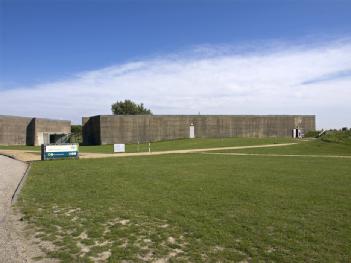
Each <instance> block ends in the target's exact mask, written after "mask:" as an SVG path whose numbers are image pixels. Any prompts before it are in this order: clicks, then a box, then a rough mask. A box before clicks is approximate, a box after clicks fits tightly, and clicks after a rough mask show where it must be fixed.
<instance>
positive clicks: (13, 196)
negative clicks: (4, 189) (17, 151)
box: [0, 153, 32, 205]
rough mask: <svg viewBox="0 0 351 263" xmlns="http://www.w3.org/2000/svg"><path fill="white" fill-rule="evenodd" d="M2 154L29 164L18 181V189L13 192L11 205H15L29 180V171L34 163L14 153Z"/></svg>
mask: <svg viewBox="0 0 351 263" xmlns="http://www.w3.org/2000/svg"><path fill="white" fill-rule="evenodd" d="M0 155H2V156H5V157H8V158H11V159H14V160H16V161H18V162H22V163H24V164H26V165H27V169H26V171H25V172H24V174H23V175H22V178H21V180H20V181H19V182H18V184H17V186H16V189H15V191H14V192H13V194H12V197H11V205H14V204H15V203H16V201H17V198H18V194H19V193H20V192H21V190H22V188H23V185H24V183H25V181H26V180H27V177H28V174H29V171H30V169H31V167H32V164H31V163H30V162H24V161H21V160H18V159H16V157H15V156H14V155H10V154H4V153H0Z"/></svg>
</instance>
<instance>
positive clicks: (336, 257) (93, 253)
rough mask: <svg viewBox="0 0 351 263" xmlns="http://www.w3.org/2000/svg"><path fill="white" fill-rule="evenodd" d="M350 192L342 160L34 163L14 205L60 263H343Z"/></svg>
mask: <svg viewBox="0 0 351 263" xmlns="http://www.w3.org/2000/svg"><path fill="white" fill-rule="evenodd" d="M315 143H319V142H318V141H317V142H311V144H306V148H305V150H304V152H303V153H304V154H308V153H314V150H313V147H319V148H318V151H319V152H321V151H324V152H327V153H328V154H338V153H342V154H345V152H344V150H342V151H339V150H338V149H339V148H334V146H333V147H331V146H330V144H327V143H326V144H324V143H323V144H320V146H308V147H307V145H314V144H315ZM331 144H335V143H331ZM302 145H305V144H302ZM196 147H198V146H196ZM207 147H208V146H206V147H204V148H207ZM289 147H298V146H289ZM299 147H300V146H299ZM303 147H304V146H303ZM324 147H329V148H324ZM335 147H336V146H335ZM342 147H343V146H342ZM264 150H265V151H268V152H269V151H270V150H269V148H267V149H264ZM264 150H263V149H262V151H264ZM334 150H335V151H337V152H333V151H334ZM345 151H346V150H345ZM350 187H351V161H350V160H346V159H332V158H321V159H319V158H308V157H306V158H301V157H289V158H280V157H264V156H227V155H203V154H178V155H164V156H148V157H133V158H131V157H128V158H118V159H116V158H106V159H95V160H67V161H51V162H36V163H34V164H33V167H32V170H31V174H30V176H29V178H28V181H27V183H26V185H25V187H24V189H23V192H22V194H21V196H20V200H19V203H18V206H19V207H20V208H21V209H22V211H23V212H24V215H25V221H27V222H30V223H31V224H33V226H34V227H35V228H36V229H37V231H38V236H39V237H40V238H42V239H45V240H51V241H52V242H54V244H55V245H56V246H57V250H56V251H54V252H51V253H49V256H52V257H57V258H60V259H62V260H63V261H64V262H77V261H79V260H80V261H82V262H88V261H89V260H93V259H95V260H96V259H98V258H100V259H103V258H105V259H106V258H108V260H109V262H120V261H121V260H122V259H126V260H130V261H133V262H135V261H152V260H156V259H164V260H167V259H171V260H173V261H177V262H178V261H190V262H204V261H208V262H214V261H241V260H244V261H245V260H246V261H251V260H253V261H265V262H266V261H276V262H306V261H309V262H311V261H315V262H349V261H350V260H351V252H350V251H351V250H350V243H351V225H350V223H349V220H350V218H351V202H350V200H351V191H350Z"/></svg>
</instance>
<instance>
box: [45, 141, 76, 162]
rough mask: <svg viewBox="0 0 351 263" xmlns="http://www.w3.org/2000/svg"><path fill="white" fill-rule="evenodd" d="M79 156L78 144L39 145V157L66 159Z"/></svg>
mask: <svg viewBox="0 0 351 263" xmlns="http://www.w3.org/2000/svg"><path fill="white" fill-rule="evenodd" d="M67 158H75V159H78V158H79V147H78V144H49V145H45V144H42V146H41V159H42V160H54V159H67Z"/></svg>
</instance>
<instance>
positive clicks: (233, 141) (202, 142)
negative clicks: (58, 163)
mask: <svg viewBox="0 0 351 263" xmlns="http://www.w3.org/2000/svg"><path fill="white" fill-rule="evenodd" d="M288 142H298V141H297V140H294V139H291V138H238V137H234V138H204V139H202V138H196V139H179V140H171V141H160V142H151V151H153V152H156V151H170V150H187V149H197V148H214V147H229V146H244V145H256V144H257V145H259V144H274V143H288ZM0 149H5V150H6V149H8V150H26V151H40V146H24V145H15V146H13V145H12V146H6V145H0ZM79 150H80V152H82V153H85V152H86V153H113V145H95V146H84V145H83V146H79ZM148 151H149V144H148V143H140V144H126V152H148Z"/></svg>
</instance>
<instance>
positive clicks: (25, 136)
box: [0, 115, 71, 145]
mask: <svg viewBox="0 0 351 263" xmlns="http://www.w3.org/2000/svg"><path fill="white" fill-rule="evenodd" d="M70 132H71V121H63V120H51V119H43V118H29V117H18V116H4V115H0V145H41V144H43V143H55V142H56V141H57V140H58V139H59V138H61V137H63V136H65V135H67V134H68V133H70Z"/></svg>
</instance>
